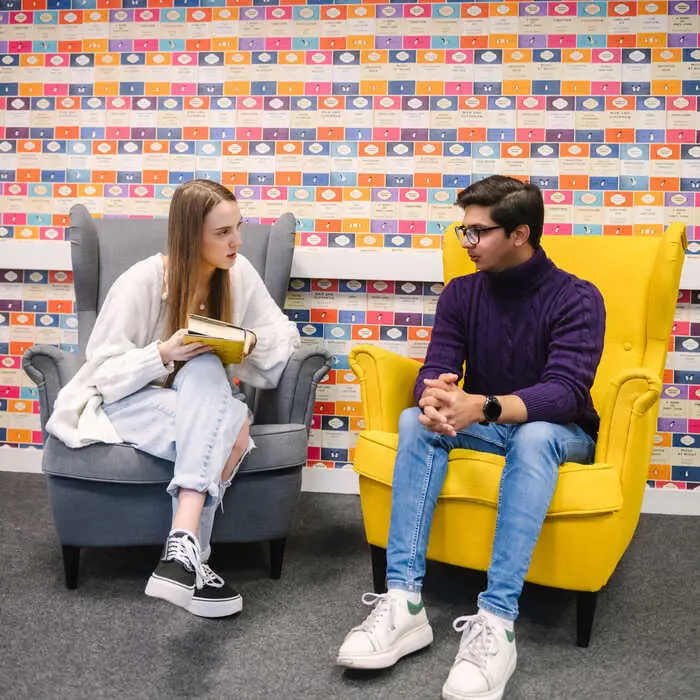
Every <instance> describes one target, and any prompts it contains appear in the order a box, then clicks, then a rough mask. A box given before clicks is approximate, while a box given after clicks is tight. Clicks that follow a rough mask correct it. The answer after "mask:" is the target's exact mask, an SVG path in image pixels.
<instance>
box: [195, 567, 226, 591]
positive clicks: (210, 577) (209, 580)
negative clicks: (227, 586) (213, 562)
mask: <svg viewBox="0 0 700 700" xmlns="http://www.w3.org/2000/svg"><path fill="white" fill-rule="evenodd" d="M199 571H200V573H201V575H202V584H203V586H211V587H212V588H223V587H224V579H222V578H221V576H219V574H217V573H215V572H214V571H212V569H211V567H210V566H209V565H208V564H204V563H203V564H201V565H200V567H199Z"/></svg>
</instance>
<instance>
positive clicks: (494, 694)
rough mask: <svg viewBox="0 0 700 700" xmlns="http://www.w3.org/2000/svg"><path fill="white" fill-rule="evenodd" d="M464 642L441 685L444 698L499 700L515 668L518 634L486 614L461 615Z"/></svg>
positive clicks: (456, 626) (458, 621)
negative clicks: (516, 638) (516, 637)
mask: <svg viewBox="0 0 700 700" xmlns="http://www.w3.org/2000/svg"><path fill="white" fill-rule="evenodd" d="M452 626H453V627H454V629H455V631H457V632H462V641H461V642H460V644H459V651H458V652H457V658H456V659H455V662H454V664H452V668H451V669H450V674H449V676H448V677H447V680H446V681H445V685H443V686H442V697H443V698H444V700H477V699H478V700H500V699H501V698H502V697H503V691H504V689H505V687H506V683H507V682H508V679H509V678H510V677H511V676H512V675H513V671H515V663H516V660H517V654H516V652H515V633H514V632H511V631H510V630H507V629H506V628H505V627H503V626H502V625H499V624H498V623H497V622H492V621H491V620H489V619H488V618H487V617H486V616H485V615H482V614H479V615H470V616H465V617H458V618H457V619H456V620H455V621H454V623H453V625H452Z"/></svg>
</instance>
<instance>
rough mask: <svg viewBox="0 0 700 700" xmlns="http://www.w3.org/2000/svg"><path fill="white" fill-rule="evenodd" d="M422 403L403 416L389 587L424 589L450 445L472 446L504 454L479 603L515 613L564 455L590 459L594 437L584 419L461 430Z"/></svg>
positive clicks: (505, 613) (511, 616) (504, 613)
mask: <svg viewBox="0 0 700 700" xmlns="http://www.w3.org/2000/svg"><path fill="white" fill-rule="evenodd" d="M420 415H421V410H420V409H419V408H409V409H406V410H405V411H404V412H403V413H402V414H401V419H400V421H399V449H398V452H397V454H396V464H395V467H394V481H393V494H392V507H391V525H390V529H389V544H388V546H387V553H386V554H387V583H388V586H389V588H400V589H403V590H406V591H420V590H421V587H422V585H423V577H424V575H425V553H426V550H427V548H428V536H429V534H430V525H431V522H432V519H433V512H434V510H435V504H436V503H437V499H438V496H439V495H440V491H441V490H442V485H443V483H444V481H445V476H446V475H447V458H448V455H449V452H450V450H452V449H454V448H457V447H459V448H465V449H469V450H478V451H480V452H490V453H492V454H498V455H504V456H505V458H506V461H505V466H504V468H503V474H502V476H501V483H500V490H499V496H498V515H497V519H496V533H495V535H494V541H493V551H492V554H491V564H490V566H489V570H488V585H487V588H486V590H485V591H484V592H482V593H481V594H480V595H479V600H478V604H479V607H480V608H483V609H485V610H488V611H490V612H492V613H494V614H496V615H500V616H501V617H504V618H507V619H509V620H515V618H516V617H517V616H518V598H519V597H520V593H521V591H522V587H523V583H524V581H525V575H526V574H527V570H528V567H529V566H530V559H531V558H532V551H533V549H534V548H535V544H536V542H537V538H538V537H539V534H540V529H541V528H542V523H543V522H544V517H545V515H546V513H547V510H548V508H549V504H550V502H551V500H552V496H553V494H554V487H555V486H556V483H557V477H558V475H559V467H560V466H561V465H562V464H563V463H564V462H578V463H580V464H590V463H591V462H592V461H593V457H594V453H595V442H594V440H593V439H592V438H591V437H590V436H589V435H588V434H587V433H585V432H584V431H583V430H582V429H581V428H579V427H578V426H577V425H573V424H569V425H558V424H555V423H544V422H537V423H523V424H508V425H497V424H495V423H490V424H488V425H480V424H479V423H474V424H472V425H470V426H469V427H467V428H465V429H464V430H460V431H459V432H458V433H457V435H456V436H455V437H449V436H445V435H439V434H437V433H434V432H431V431H430V430H428V429H427V428H425V427H424V426H423V425H422V424H421V423H420V421H419V420H418V417H419V416H420Z"/></svg>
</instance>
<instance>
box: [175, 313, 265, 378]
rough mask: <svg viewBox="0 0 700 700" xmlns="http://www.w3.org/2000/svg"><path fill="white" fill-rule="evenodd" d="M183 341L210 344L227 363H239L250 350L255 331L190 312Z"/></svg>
mask: <svg viewBox="0 0 700 700" xmlns="http://www.w3.org/2000/svg"><path fill="white" fill-rule="evenodd" d="M183 342H184V343H185V344H186V345H188V344H190V343H204V344H205V345H209V346H210V347H211V348H212V349H213V350H214V352H215V353H216V354H217V355H218V356H219V358H220V359H221V361H222V362H223V363H224V364H225V365H239V364H241V362H243V360H244V359H245V357H246V355H247V354H248V353H249V352H250V346H251V343H252V342H253V333H252V332H251V331H248V330H246V329H245V328H241V327H240V326H234V325H233V324H232V323H226V322H225V321H219V320H217V319H215V318H207V317H206V316H198V315H197V314H188V316H187V333H186V334H185V337H184V341H183Z"/></svg>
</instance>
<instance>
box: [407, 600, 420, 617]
mask: <svg viewBox="0 0 700 700" xmlns="http://www.w3.org/2000/svg"><path fill="white" fill-rule="evenodd" d="M406 605H407V606H408V612H409V613H411V615H418V613H419V612H420V611H421V610H422V609H423V601H422V600H421V602H420V603H412V602H411V601H410V600H407V601H406Z"/></svg>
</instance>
